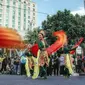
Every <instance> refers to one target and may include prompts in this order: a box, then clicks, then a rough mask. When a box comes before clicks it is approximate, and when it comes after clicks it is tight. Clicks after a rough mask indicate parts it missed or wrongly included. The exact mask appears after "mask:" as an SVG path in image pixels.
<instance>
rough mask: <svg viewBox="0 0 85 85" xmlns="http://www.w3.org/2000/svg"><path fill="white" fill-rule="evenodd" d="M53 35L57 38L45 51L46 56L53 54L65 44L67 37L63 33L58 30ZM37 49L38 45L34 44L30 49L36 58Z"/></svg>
mask: <svg viewBox="0 0 85 85" xmlns="http://www.w3.org/2000/svg"><path fill="white" fill-rule="evenodd" d="M53 35H54V36H56V37H57V40H56V42H55V43H54V44H52V45H51V46H49V47H48V48H47V49H46V50H47V53H48V55H51V54H52V53H53V52H55V51H57V50H59V49H60V48H61V47H62V46H63V45H64V44H65V43H66V42H67V36H66V34H65V32H64V31H62V30H60V31H57V32H54V34H53ZM38 49H39V47H38V44H35V45H34V46H33V47H32V48H31V52H32V54H33V55H35V56H37V52H38Z"/></svg>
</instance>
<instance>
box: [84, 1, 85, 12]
mask: <svg viewBox="0 0 85 85" xmlns="http://www.w3.org/2000/svg"><path fill="white" fill-rule="evenodd" d="M84 11H85V0H84Z"/></svg>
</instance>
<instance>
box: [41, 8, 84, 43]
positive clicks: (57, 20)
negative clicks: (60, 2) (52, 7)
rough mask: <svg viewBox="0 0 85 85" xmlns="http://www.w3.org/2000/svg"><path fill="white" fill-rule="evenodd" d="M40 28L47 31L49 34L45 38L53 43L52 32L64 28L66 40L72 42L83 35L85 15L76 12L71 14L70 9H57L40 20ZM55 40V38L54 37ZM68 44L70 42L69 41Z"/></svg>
mask: <svg viewBox="0 0 85 85" xmlns="http://www.w3.org/2000/svg"><path fill="white" fill-rule="evenodd" d="M42 28H43V29H44V30H45V31H47V34H48V30H49V33H50V34H49V35H48V36H47V39H48V41H49V42H51V43H53V42H54V41H52V40H53V36H51V34H52V32H54V31H58V30H64V31H65V32H66V34H67V37H68V41H69V42H71V40H72V42H74V41H75V39H78V38H80V37H84V36H85V16H80V15H78V14H76V15H73V14H71V12H70V10H66V9H65V10H64V11H58V12H57V13H56V14H54V15H53V16H49V15H48V16H47V19H46V20H44V21H43V22H42ZM54 40H55V39H54ZM69 44H70V43H69Z"/></svg>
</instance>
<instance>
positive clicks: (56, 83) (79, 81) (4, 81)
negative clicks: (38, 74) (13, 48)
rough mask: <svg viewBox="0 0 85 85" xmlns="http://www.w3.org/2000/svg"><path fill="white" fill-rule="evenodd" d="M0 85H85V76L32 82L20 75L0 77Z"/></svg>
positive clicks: (60, 77) (61, 77) (56, 77)
mask: <svg viewBox="0 0 85 85" xmlns="http://www.w3.org/2000/svg"><path fill="white" fill-rule="evenodd" d="M0 85H85V76H71V77H70V78H64V77H63V76H51V77H48V79H40V78H38V79H36V80H32V79H31V78H27V77H25V76H20V75H0Z"/></svg>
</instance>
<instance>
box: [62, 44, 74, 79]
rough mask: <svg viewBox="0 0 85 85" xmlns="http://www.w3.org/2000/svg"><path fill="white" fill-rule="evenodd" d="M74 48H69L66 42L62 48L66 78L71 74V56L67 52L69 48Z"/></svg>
mask: <svg viewBox="0 0 85 85" xmlns="http://www.w3.org/2000/svg"><path fill="white" fill-rule="evenodd" d="M74 49H76V48H73V49H69V48H68V46H67V44H66V45H65V46H64V48H63V53H64V60H65V68H64V76H65V77H67V78H68V77H69V76H70V75H71V74H73V70H72V57H71V55H70V53H69V52H70V51H71V50H74Z"/></svg>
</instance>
